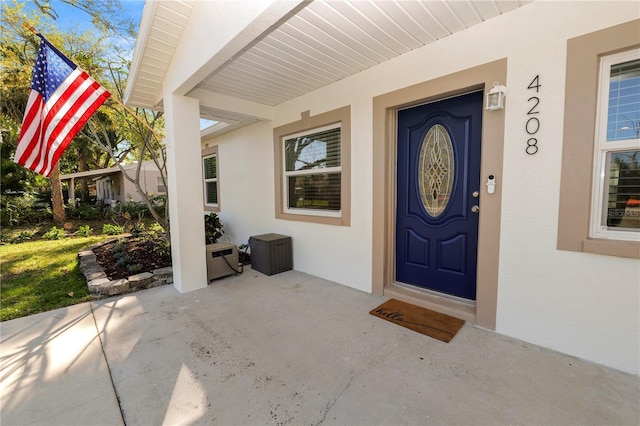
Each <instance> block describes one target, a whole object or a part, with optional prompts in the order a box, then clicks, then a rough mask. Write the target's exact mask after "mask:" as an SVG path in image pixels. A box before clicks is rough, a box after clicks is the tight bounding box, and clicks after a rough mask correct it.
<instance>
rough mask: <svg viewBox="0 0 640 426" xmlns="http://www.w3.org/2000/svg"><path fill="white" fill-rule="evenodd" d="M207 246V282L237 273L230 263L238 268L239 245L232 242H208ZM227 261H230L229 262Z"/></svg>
mask: <svg viewBox="0 0 640 426" xmlns="http://www.w3.org/2000/svg"><path fill="white" fill-rule="evenodd" d="M206 248H207V282H209V281H211V280H213V279H216V278H221V277H226V276H227V275H231V274H235V271H234V270H233V269H231V268H230V267H229V265H231V266H233V267H234V268H235V269H238V246H236V245H235V244H232V243H214V244H207V245H206ZM223 256H224V258H223ZM225 260H226V262H225ZM227 262H229V264H227Z"/></svg>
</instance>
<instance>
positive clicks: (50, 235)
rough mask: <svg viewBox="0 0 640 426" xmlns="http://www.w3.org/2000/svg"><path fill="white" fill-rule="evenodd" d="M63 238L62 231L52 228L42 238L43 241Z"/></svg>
mask: <svg viewBox="0 0 640 426" xmlns="http://www.w3.org/2000/svg"><path fill="white" fill-rule="evenodd" d="M64 236H65V234H64V229H62V228H57V227H55V226H52V227H51V229H50V230H48V231H47V232H45V233H44V235H43V236H42V238H44V239H45V240H61V239H63V238H64Z"/></svg>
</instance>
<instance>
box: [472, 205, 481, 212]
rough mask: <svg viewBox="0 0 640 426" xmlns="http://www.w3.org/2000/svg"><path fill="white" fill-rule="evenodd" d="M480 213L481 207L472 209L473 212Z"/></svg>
mask: <svg viewBox="0 0 640 426" xmlns="http://www.w3.org/2000/svg"><path fill="white" fill-rule="evenodd" d="M479 211H480V207H478V206H473V207H471V212H473V213H478V212H479Z"/></svg>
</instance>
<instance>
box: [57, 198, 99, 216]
mask: <svg viewBox="0 0 640 426" xmlns="http://www.w3.org/2000/svg"><path fill="white" fill-rule="evenodd" d="M65 212H66V214H67V218H69V219H81V220H97V219H101V218H103V217H104V216H105V215H104V211H102V210H101V209H100V208H98V207H96V206H95V205H93V204H89V203H83V202H80V203H78V204H77V205H75V206H74V205H73V202H72V201H69V203H68V204H67V205H66V206H65Z"/></svg>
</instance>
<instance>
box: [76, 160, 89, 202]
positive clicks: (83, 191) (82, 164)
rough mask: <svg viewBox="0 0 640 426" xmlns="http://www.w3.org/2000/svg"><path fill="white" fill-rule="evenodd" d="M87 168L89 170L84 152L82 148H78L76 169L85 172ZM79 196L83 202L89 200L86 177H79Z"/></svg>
mask: <svg viewBox="0 0 640 426" xmlns="http://www.w3.org/2000/svg"><path fill="white" fill-rule="evenodd" d="M87 170H89V166H88V165H87V161H86V159H85V153H84V152H82V150H78V171H79V172H86V171H87ZM80 198H81V199H82V201H84V202H88V201H89V183H88V182H87V179H86V178H83V179H80ZM74 202H75V200H74Z"/></svg>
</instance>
